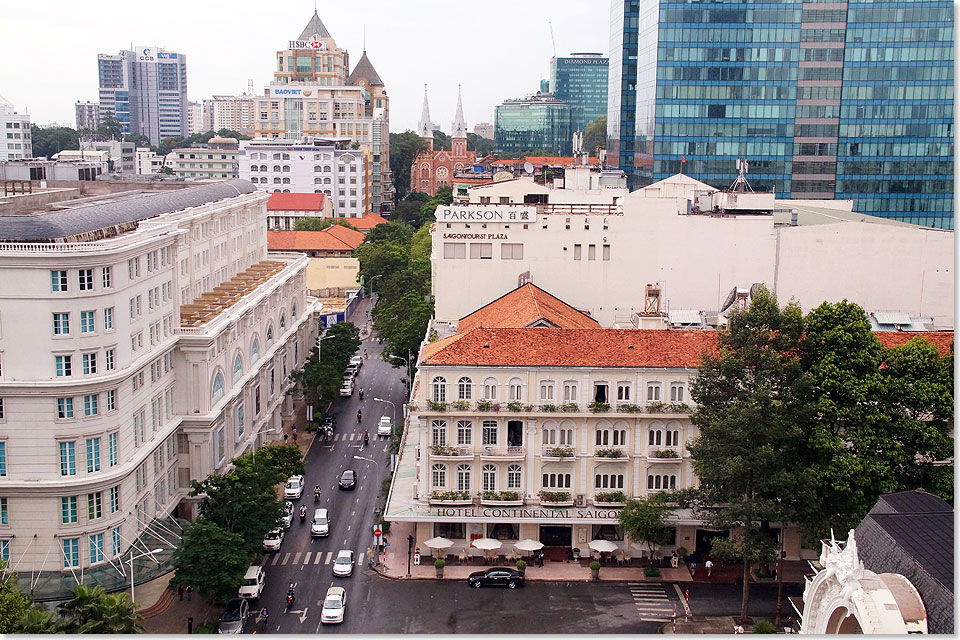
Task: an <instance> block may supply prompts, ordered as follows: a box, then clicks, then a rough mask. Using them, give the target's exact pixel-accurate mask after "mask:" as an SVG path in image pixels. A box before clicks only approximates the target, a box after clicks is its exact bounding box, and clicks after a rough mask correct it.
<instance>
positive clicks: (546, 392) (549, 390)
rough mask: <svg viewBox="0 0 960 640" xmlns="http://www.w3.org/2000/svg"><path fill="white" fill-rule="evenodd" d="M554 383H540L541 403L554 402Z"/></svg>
mask: <svg viewBox="0 0 960 640" xmlns="http://www.w3.org/2000/svg"><path fill="white" fill-rule="evenodd" d="M553 387H554V385H553V382H552V381H543V382H541V383H540V401H541V402H553V398H554V394H553Z"/></svg>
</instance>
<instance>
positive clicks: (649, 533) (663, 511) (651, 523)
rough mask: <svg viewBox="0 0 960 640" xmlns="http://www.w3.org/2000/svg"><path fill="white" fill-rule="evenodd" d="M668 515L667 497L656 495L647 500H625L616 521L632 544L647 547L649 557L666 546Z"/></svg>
mask: <svg viewBox="0 0 960 640" xmlns="http://www.w3.org/2000/svg"><path fill="white" fill-rule="evenodd" d="M669 514H670V506H669V505H668V504H667V496H666V494H663V493H657V494H654V495H653V496H651V497H649V498H637V499H635V500H627V503H626V504H625V505H624V506H623V509H621V510H620V514H619V515H618V516H617V519H618V520H619V521H620V527H621V528H622V529H623V532H624V533H626V534H627V535H629V536H630V539H631V540H633V541H634V542H642V543H644V544H646V545H647V549H648V550H649V551H650V557H651V558H652V557H653V554H654V552H655V551H656V550H657V548H658V547H659V546H660V545H663V544H666V543H667V541H668V540H669V539H670V533H669V531H668V530H667V527H666V518H667V516H668V515H669Z"/></svg>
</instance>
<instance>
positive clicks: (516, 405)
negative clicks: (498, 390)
mask: <svg viewBox="0 0 960 640" xmlns="http://www.w3.org/2000/svg"><path fill="white" fill-rule="evenodd" d="M522 408H523V405H522V404H520V403H519V402H508V403H507V409H509V410H510V411H513V412H514V413H516V412H518V411H520V410H521V409H522Z"/></svg>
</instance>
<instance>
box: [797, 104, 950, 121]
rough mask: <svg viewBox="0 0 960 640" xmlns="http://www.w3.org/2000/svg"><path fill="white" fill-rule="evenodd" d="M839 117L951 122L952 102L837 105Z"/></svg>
mask: <svg viewBox="0 0 960 640" xmlns="http://www.w3.org/2000/svg"><path fill="white" fill-rule="evenodd" d="M839 109H840V117H841V118H858V119H863V120H875V119H891V120H893V119H908V120H915V119H917V120H918V119H922V118H937V119H943V120H947V121H949V122H953V103H952V102H951V103H948V104H903V103H899V102H890V103H881V104H845V105H842V106H841V107H839ZM798 117H801V116H799V114H798Z"/></svg>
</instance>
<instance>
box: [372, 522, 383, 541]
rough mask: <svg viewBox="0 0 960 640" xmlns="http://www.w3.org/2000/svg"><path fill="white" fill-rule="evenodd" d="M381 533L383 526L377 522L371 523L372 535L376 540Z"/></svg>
mask: <svg viewBox="0 0 960 640" xmlns="http://www.w3.org/2000/svg"><path fill="white" fill-rule="evenodd" d="M382 535H383V528H382V527H381V526H380V525H379V524H375V525H373V537H374V538H376V539H377V540H379V539H380V536H382Z"/></svg>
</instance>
